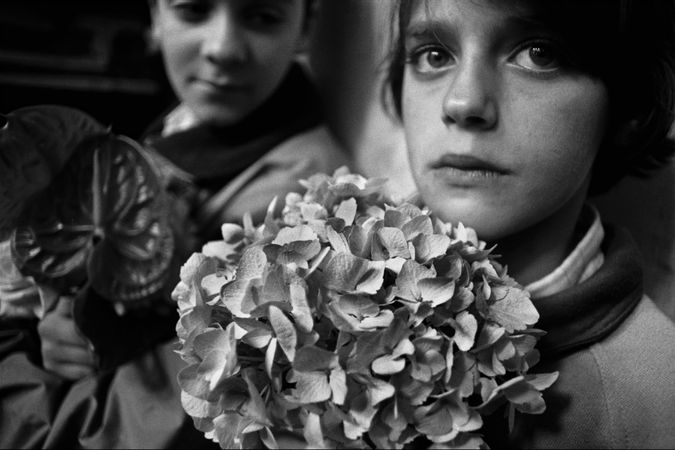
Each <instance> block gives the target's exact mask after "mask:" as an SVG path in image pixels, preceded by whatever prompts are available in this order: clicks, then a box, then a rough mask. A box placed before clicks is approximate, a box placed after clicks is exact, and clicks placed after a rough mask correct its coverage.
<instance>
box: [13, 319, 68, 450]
mask: <svg viewBox="0 0 675 450" xmlns="http://www.w3.org/2000/svg"><path fill="white" fill-rule="evenodd" d="M36 325H37V319H16V318H14V319H8V318H1V319H0V448H40V447H43V445H44V443H45V441H46V439H47V436H48V434H49V431H50V429H51V425H52V423H53V419H54V415H55V412H56V410H57V409H58V407H59V405H60V402H61V399H62V398H63V395H64V394H65V392H67V390H68V389H69V387H70V383H69V382H68V381H65V380H63V379H61V378H60V377H59V376H57V375H55V374H51V373H49V372H47V371H45V370H44V369H42V367H41V361H40V341H39V338H38V335H37V330H36Z"/></svg>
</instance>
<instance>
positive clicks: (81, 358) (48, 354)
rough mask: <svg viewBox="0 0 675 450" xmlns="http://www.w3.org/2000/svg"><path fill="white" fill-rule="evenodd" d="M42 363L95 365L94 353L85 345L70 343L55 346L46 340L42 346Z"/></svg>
mask: <svg viewBox="0 0 675 450" xmlns="http://www.w3.org/2000/svg"><path fill="white" fill-rule="evenodd" d="M42 360H43V363H44V364H45V367H46V364H47V363H48V362H49V363H56V364H58V363H72V364H79V365H83V366H89V367H91V368H94V367H95V359H94V354H93V353H92V352H91V351H90V350H89V349H88V348H85V347H80V346H72V345H59V346H55V345H53V344H51V343H49V342H46V343H44V344H43V346H42Z"/></svg>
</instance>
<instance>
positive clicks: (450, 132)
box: [402, 0, 609, 240]
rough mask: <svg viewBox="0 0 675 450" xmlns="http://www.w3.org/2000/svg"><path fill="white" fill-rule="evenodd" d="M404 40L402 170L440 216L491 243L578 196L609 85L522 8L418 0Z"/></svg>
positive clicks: (601, 131)
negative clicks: (407, 167)
mask: <svg viewBox="0 0 675 450" xmlns="http://www.w3.org/2000/svg"><path fill="white" fill-rule="evenodd" d="M404 42H405V48H406V54H407V61H406V66H405V71H404V78H403V88H402V116H403V123H404V127H405V132H406V138H407V142H408V150H409V153H410V162H411V167H412V170H413V175H414V177H415V180H416V183H417V185H418V188H419V190H420V193H421V195H422V197H423V198H424V200H425V202H426V203H427V205H428V206H429V207H430V208H431V209H432V210H434V211H435V212H436V213H438V214H439V216H440V217H441V218H442V219H444V220H446V221H452V222H457V221H461V222H463V223H464V224H465V225H469V226H471V227H473V228H475V229H476V230H477V232H478V233H479V236H481V238H482V239H484V240H496V239H502V238H505V237H507V236H510V235H512V234H515V233H518V232H521V231H523V230H525V229H527V228H528V227H531V226H533V225H535V224H537V223H538V222H540V221H542V220H544V219H545V218H548V217H551V216H552V215H553V214H554V213H556V212H557V211H560V210H562V208H564V207H565V206H566V205H569V204H571V202H575V203H578V202H579V200H580V199H582V198H583V197H585V195H586V190H587V186H588V182H589V178H590V169H591V166H592V164H593V160H594V157H595V155H596V153H597V151H598V148H599V146H600V143H601V141H602V140H603V138H604V135H605V128H606V122H607V120H608V101H609V100H608V93H607V88H606V86H605V85H604V84H603V83H602V82H601V81H599V80H598V79H596V78H593V77H591V76H590V75H587V74H585V73H583V72H581V71H577V70H575V69H574V68H573V67H572V66H571V65H569V64H568V60H569V59H568V58H571V56H570V55H569V54H568V53H567V52H568V49H567V47H566V44H565V42H564V41H563V40H562V38H561V37H559V36H558V35H556V34H555V33H553V32H552V31H550V29H549V28H547V27H546V25H545V24H544V23H541V22H540V21H539V20H538V18H537V16H536V15H535V14H534V11H533V10H531V9H530V8H529V7H528V6H527V5H526V4H525V2H513V1H509V2H500V1H494V0H493V1H490V0H472V1H466V0H444V1H428V2H426V1H418V2H416V5H415V7H414V8H413V13H412V16H411V20H410V23H409V26H408V28H407V33H406V35H405V36H404ZM588 45H593V43H589V44H588ZM598 51H599V52H602V49H601V48H599V49H598Z"/></svg>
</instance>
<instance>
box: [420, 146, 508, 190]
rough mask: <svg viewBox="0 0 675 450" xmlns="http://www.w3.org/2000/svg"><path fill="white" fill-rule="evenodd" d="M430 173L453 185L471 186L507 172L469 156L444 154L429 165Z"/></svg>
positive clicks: (488, 162) (495, 165) (497, 166)
mask: <svg viewBox="0 0 675 450" xmlns="http://www.w3.org/2000/svg"><path fill="white" fill-rule="evenodd" d="M430 168H431V170H432V173H433V174H434V175H435V176H440V177H441V178H442V179H443V181H444V182H447V183H449V184H453V185H462V186H465V185H473V184H476V183H480V182H484V181H488V180H493V179H495V178H498V177H500V176H503V175H507V174H509V171H508V170H506V169H504V168H503V167H501V166H499V165H497V164H495V163H492V162H490V161H486V160H484V159H481V158H477V157H475V156H469V155H459V154H450V153H448V154H445V155H443V156H442V157H441V158H439V159H438V160H437V161H435V162H433V163H432V164H431V165H430Z"/></svg>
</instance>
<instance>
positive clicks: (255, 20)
mask: <svg viewBox="0 0 675 450" xmlns="http://www.w3.org/2000/svg"><path fill="white" fill-rule="evenodd" d="M284 20H285V15H284V14H283V13H282V12H281V11H279V10H277V9H274V8H260V9H257V10H252V11H248V12H247V13H246V21H247V22H248V23H249V24H251V25H252V26H255V27H273V26H275V25H278V24H280V23H282V22H283V21H284Z"/></svg>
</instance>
